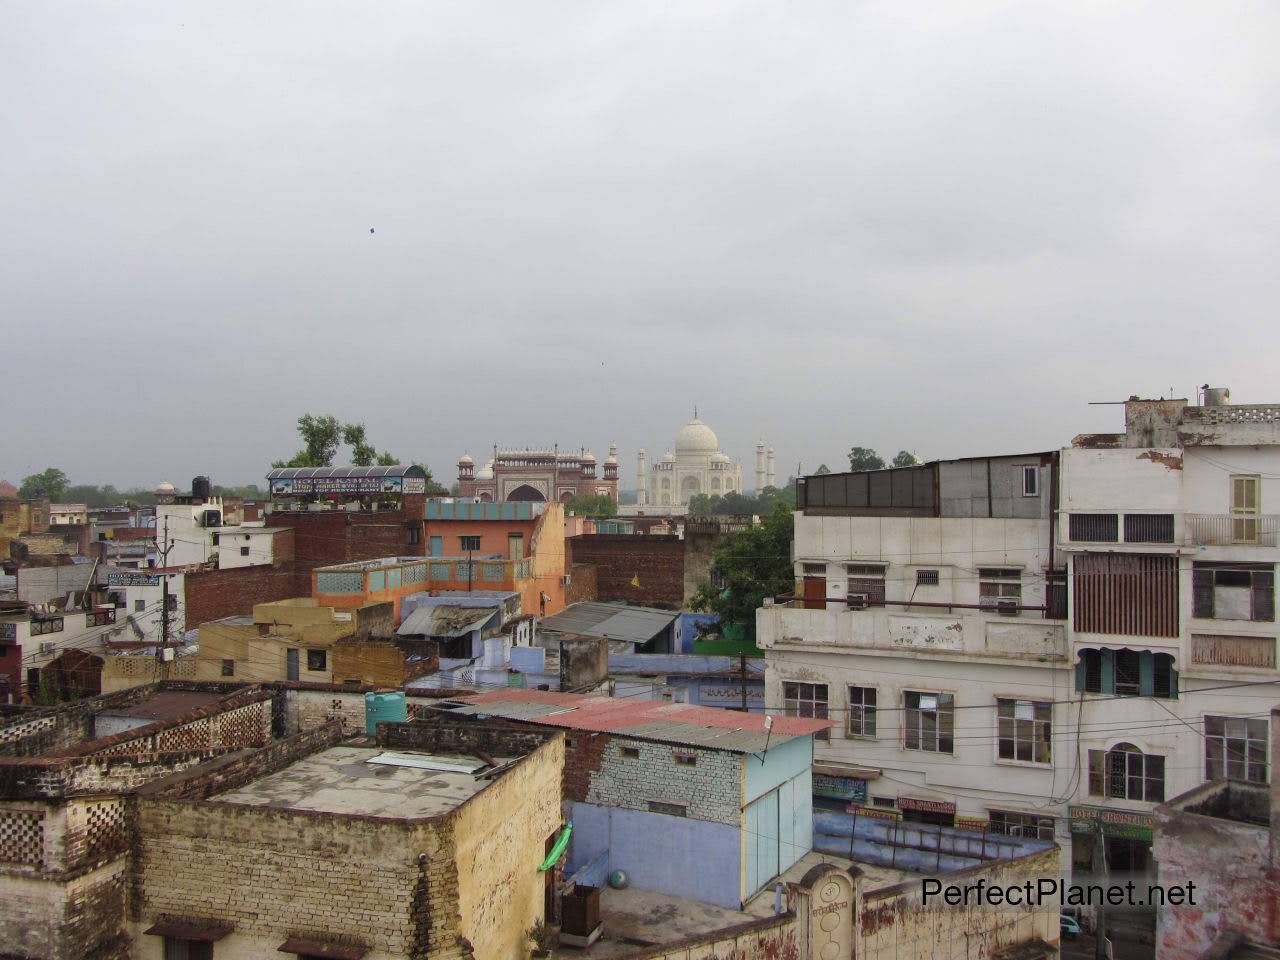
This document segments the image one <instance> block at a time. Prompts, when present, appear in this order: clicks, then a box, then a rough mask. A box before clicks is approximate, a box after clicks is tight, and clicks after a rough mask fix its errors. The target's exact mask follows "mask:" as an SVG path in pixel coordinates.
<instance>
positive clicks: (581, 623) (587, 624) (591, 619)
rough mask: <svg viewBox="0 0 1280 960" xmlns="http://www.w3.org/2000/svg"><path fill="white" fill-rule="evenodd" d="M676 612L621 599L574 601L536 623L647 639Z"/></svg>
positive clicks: (555, 630)
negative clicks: (637, 605) (624, 601)
mask: <svg viewBox="0 0 1280 960" xmlns="http://www.w3.org/2000/svg"><path fill="white" fill-rule="evenodd" d="M677 616H679V614H677V613H673V612H672V611H670V610H658V609H656V608H654V607H629V606H627V605H626V604H622V603H575V604H571V605H570V606H568V607H565V608H564V609H563V610H561V611H560V612H559V613H556V614H552V615H551V616H549V617H547V618H546V619H545V620H543V621H542V622H541V623H539V624H538V629H539V630H540V631H549V632H551V633H577V634H581V635H582V636H587V637H605V638H607V639H609V640H622V641H624V642H626V643H647V642H648V641H650V640H652V639H653V638H654V637H656V636H657V635H658V634H659V633H661V632H662V631H663V630H665V629H667V628H668V627H669V626H671V624H672V623H673V622H675V619H676V617H677Z"/></svg>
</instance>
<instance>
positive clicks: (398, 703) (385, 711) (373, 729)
mask: <svg viewBox="0 0 1280 960" xmlns="http://www.w3.org/2000/svg"><path fill="white" fill-rule="evenodd" d="M407 719H408V712H407V710H406V708H405V702H404V691H403V690H393V691H390V692H388V693H366V694H365V695H364V732H365V734H366V735H367V736H370V737H372V736H374V735H375V734H377V732H378V724H379V723H404V722H405V720H407Z"/></svg>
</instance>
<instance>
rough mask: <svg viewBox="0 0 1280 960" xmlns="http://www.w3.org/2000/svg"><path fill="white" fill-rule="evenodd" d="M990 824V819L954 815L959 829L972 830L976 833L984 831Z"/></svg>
mask: <svg viewBox="0 0 1280 960" xmlns="http://www.w3.org/2000/svg"><path fill="white" fill-rule="evenodd" d="M990 825H991V821H990V820H984V819H983V818H982V817H956V827H957V828H958V829H960V830H973V831H975V832H976V833H985V832H986V830H987V828H988V827H989V826H990Z"/></svg>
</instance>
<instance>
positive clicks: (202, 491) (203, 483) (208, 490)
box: [191, 477, 213, 500]
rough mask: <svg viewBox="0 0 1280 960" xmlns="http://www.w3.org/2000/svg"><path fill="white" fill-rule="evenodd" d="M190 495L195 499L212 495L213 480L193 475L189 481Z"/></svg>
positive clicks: (202, 498) (206, 498)
mask: <svg viewBox="0 0 1280 960" xmlns="http://www.w3.org/2000/svg"><path fill="white" fill-rule="evenodd" d="M191 496H192V497H193V498H194V499H196V500H208V499H209V498H210V497H212V496H213V482H212V481H211V480H210V479H209V478H208V477H195V478H194V479H192V481H191Z"/></svg>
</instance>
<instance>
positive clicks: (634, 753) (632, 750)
mask: <svg viewBox="0 0 1280 960" xmlns="http://www.w3.org/2000/svg"><path fill="white" fill-rule="evenodd" d="M621 753H622V755H623V756H624V757H626V758H627V759H628V760H639V759H640V750H639V749H638V748H636V747H622V748H621Z"/></svg>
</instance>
